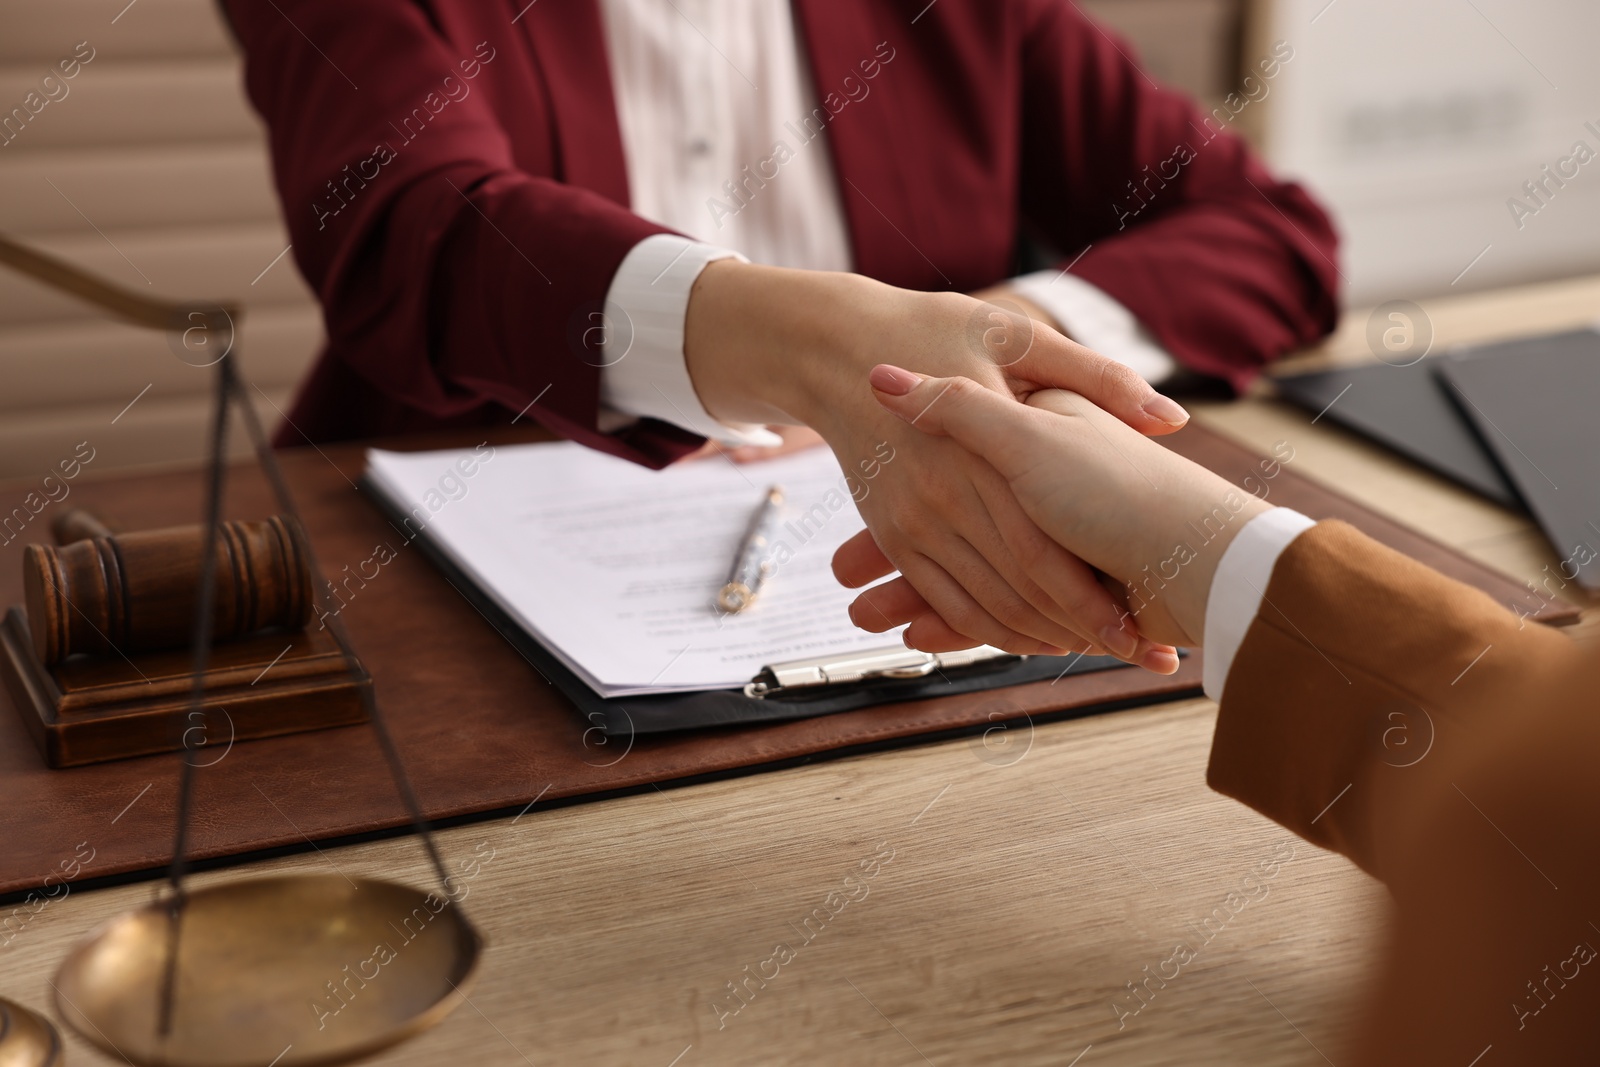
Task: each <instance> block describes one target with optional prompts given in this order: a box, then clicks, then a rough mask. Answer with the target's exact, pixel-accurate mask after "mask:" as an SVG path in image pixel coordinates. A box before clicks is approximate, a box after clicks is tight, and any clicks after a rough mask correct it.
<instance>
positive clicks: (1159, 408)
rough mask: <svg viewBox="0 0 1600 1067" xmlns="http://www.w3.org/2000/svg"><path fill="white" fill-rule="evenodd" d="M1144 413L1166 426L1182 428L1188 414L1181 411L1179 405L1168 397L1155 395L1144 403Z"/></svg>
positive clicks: (1187, 419)
mask: <svg viewBox="0 0 1600 1067" xmlns="http://www.w3.org/2000/svg"><path fill="white" fill-rule="evenodd" d="M1144 413H1145V414H1146V415H1149V416H1150V417H1151V418H1152V419H1159V420H1161V421H1162V422H1164V423H1166V424H1167V425H1168V426H1182V425H1183V424H1184V423H1186V422H1188V421H1189V413H1188V412H1187V411H1185V410H1183V408H1182V406H1181V405H1179V403H1178V402H1177V401H1176V400H1174V399H1172V398H1171V397H1170V396H1162V395H1161V394H1160V393H1157V394H1155V395H1154V396H1152V397H1151V398H1150V399H1149V400H1146V401H1145V402H1144Z"/></svg>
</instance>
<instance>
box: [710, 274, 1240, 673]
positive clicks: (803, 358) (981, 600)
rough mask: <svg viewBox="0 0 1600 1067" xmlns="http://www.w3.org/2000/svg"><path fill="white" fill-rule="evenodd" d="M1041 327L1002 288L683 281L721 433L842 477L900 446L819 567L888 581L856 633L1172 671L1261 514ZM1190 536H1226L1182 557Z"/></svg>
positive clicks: (844, 277)
mask: <svg viewBox="0 0 1600 1067" xmlns="http://www.w3.org/2000/svg"><path fill="white" fill-rule="evenodd" d="M985 297H992V298H991V299H985ZM1034 310H1035V311H1037V309H1034ZM1044 317H1045V316H1044V313H1043V312H1042V311H1039V312H1038V313H1037V314H1030V313H1029V310H1028V309H1027V308H1026V307H1025V306H1024V305H1023V304H1022V303H1020V302H1016V301H1013V300H1009V299H1007V298H1006V297H1004V296H1003V295H1000V294H998V293H982V294H977V295H976V296H969V295H965V294H961V293H923V292H915V291H911V290H906V289H898V288H895V287H894V286H889V285H885V284H883V283H881V282H877V281H873V280H871V279H868V278H863V277H861V276H859V275H849V274H838V273H830V272H822V271H791V270H786V269H783V268H777V267H768V266H763V265H759V264H749V263H738V262H735V261H731V260H721V261H718V262H713V263H711V264H710V265H709V266H707V267H706V268H705V269H704V270H703V271H702V272H701V274H700V276H699V279H698V280H697V281H696V283H695V287H694V292H693V294H692V296H691V299H690V302H689V307H688V313H687V316H686V320H685V325H684V339H685V340H684V353H685V359H686V364H687V369H688V370H689V373H690V377H691V379H692V380H693V383H694V386H695V390H696V392H697V393H698V394H699V397H700V400H701V401H702V403H703V405H704V406H705V408H706V410H707V411H708V412H710V413H711V414H712V415H713V416H715V417H717V418H719V419H722V420H723V421H725V422H729V423H755V424H780V425H781V424H791V425H792V424H800V425H804V426H810V427H811V428H812V429H814V430H815V431H816V432H817V433H818V434H820V435H821V437H822V438H823V440H825V441H826V442H827V443H828V445H829V446H830V447H831V448H832V449H833V451H834V454H835V455H836V456H837V457H838V459H839V462H840V464H841V465H842V466H843V467H844V468H845V469H846V470H855V469H856V466H857V464H858V463H860V462H861V461H862V460H863V459H865V458H867V457H870V456H873V455H878V454H881V452H880V450H881V449H882V448H883V447H884V445H885V444H887V445H888V446H889V447H891V448H892V449H893V452H892V454H893V455H894V456H895V462H894V463H893V464H889V465H885V466H884V467H883V468H882V471H881V473H880V474H879V475H878V477H877V479H876V481H875V483H874V488H873V491H872V492H871V493H870V494H866V495H864V496H862V497H861V498H860V499H858V500H857V506H858V508H859V509H860V511H861V515H862V518H864V519H865V520H866V523H867V530H866V531H863V532H862V533H861V534H859V535H857V536H856V537H855V538H854V539H852V540H851V541H849V542H847V543H846V544H844V545H843V546H842V547H841V548H840V549H839V551H838V552H837V553H836V555H835V556H834V561H833V566H834V573H835V574H836V575H837V576H838V578H839V580H840V581H841V582H843V583H844V584H845V585H847V586H850V587H859V586H864V585H867V584H869V583H871V582H875V581H877V580H878V579H880V578H883V577H885V576H886V575H889V574H892V573H895V572H898V573H899V576H898V577H896V578H895V579H894V580H892V581H889V582H885V583H883V584H880V585H876V586H874V587H873V588H871V589H869V590H867V591H866V592H864V593H863V594H862V595H861V596H860V597H858V598H857V599H856V601H855V602H854V604H853V605H852V607H851V618H852V619H853V620H854V621H855V623H856V625H858V626H861V627H863V628H865V629H867V630H871V631H874V632H882V631H886V630H890V629H893V628H895V627H897V626H900V625H903V624H907V623H909V624H910V625H909V627H908V628H907V630H906V633H905V641H906V643H907V644H908V645H910V646H911V647H913V648H918V649H922V650H924V651H929V652H944V651H953V650H955V649H961V648H970V647H972V646H974V645H979V644H987V645H993V646H995V647H997V648H1002V649H1005V650H1006V651H1009V652H1016V653H1025V654H1034V653H1044V654H1057V655H1060V654H1066V653H1075V652H1091V653H1096V654H1110V655H1114V656H1116V657H1118V658H1120V659H1123V660H1127V661H1128V662H1131V663H1137V664H1139V665H1141V666H1144V667H1146V668H1148V669H1150V670H1153V671H1158V672H1161V673H1168V674H1170V673H1172V672H1173V671H1176V670H1177V668H1178V658H1177V654H1176V652H1175V650H1174V648H1173V646H1174V645H1194V644H1198V643H1199V639H1200V637H1201V636H1202V633H1203V629H1204V617H1205V603H1206V596H1207V593H1208V592H1209V589H1210V581H1211V576H1212V574H1213V573H1214V572H1215V570H1216V566H1217V561H1218V559H1219V558H1220V557H1221V555H1222V552H1223V549H1224V548H1225V547H1226V545H1227V544H1228V542H1229V541H1230V540H1231V538H1232V535H1233V534H1234V533H1236V532H1237V531H1238V530H1239V529H1240V528H1242V527H1243V526H1244V525H1245V523H1246V522H1248V521H1249V519H1250V518H1252V517H1253V516H1254V515H1255V514H1256V513H1258V512H1259V511H1262V510H1264V509H1265V507H1266V505H1265V504H1263V503H1262V502H1261V501H1260V500H1257V499H1256V498H1254V497H1252V496H1249V495H1248V494H1242V493H1240V491H1239V490H1238V489H1236V488H1235V487H1234V486H1232V485H1231V484H1230V483H1228V482H1226V481H1224V480H1223V479H1221V478H1219V477H1217V476H1216V475H1214V474H1211V473H1210V472H1208V471H1205V470H1203V469H1202V468H1200V467H1198V466H1196V465H1195V464H1193V463H1190V462H1189V461H1187V460H1185V459H1183V458H1182V457H1180V456H1177V455H1176V454H1174V453H1172V452H1170V451H1169V450H1167V449H1165V448H1162V447H1161V446H1160V445H1158V444H1155V443H1154V442H1152V441H1150V440H1149V437H1151V436H1159V435H1161V434H1167V433H1172V432H1173V431H1174V430H1177V429H1179V428H1181V427H1182V426H1183V425H1184V423H1185V422H1187V421H1188V418H1189V416H1188V414H1187V412H1185V411H1184V410H1183V408H1181V407H1179V406H1178V405H1177V404H1176V403H1174V402H1173V401H1172V400H1170V399H1168V398H1167V397H1164V396H1161V395H1160V394H1159V393H1157V392H1156V391H1155V390H1154V389H1152V388H1150V386H1149V385H1148V384H1147V383H1146V382H1145V381H1144V379H1142V378H1140V377H1139V375H1138V374H1136V373H1134V372H1133V371H1132V370H1131V369H1129V368H1128V367H1125V366H1123V365H1122V364H1120V363H1117V362H1115V361H1113V360H1110V359H1107V358H1106V357H1105V356H1102V355H1099V354H1098V353H1095V352H1093V351H1090V350H1089V349H1087V348H1085V347H1084V346H1082V345H1080V344H1076V343H1075V342H1073V341H1071V340H1069V339H1067V338H1066V337H1064V336H1063V335H1062V334H1060V333H1059V332H1057V331H1056V330H1054V329H1052V328H1050V326H1048V325H1046V324H1044V322H1043V321H1039V320H1042V319H1043V318H1044ZM904 367H909V368H911V370H903V369H901V368H904ZM913 371H914V372H915V373H913ZM869 381H870V384H871V389H868V388H867V384H868V382H869ZM742 451H746V452H748V451H749V450H742ZM735 458H746V457H740V456H738V455H735ZM748 458H753V457H748ZM1207 520H1210V521H1207ZM1191 522H1195V523H1203V524H1204V526H1205V528H1206V529H1208V530H1213V531H1215V530H1217V529H1218V527H1219V526H1220V527H1221V530H1220V535H1216V534H1213V535H1211V536H1208V537H1207V538H1205V539H1204V543H1203V544H1202V545H1200V546H1199V547H1198V548H1195V547H1192V546H1191V545H1190V544H1189V541H1190V540H1191V539H1197V538H1195V535H1194V533H1193V532H1192V531H1189V530H1187V526H1188V524H1189V523H1191ZM1174 568H1176V569H1174Z"/></svg>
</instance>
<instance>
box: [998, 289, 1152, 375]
mask: <svg viewBox="0 0 1600 1067" xmlns="http://www.w3.org/2000/svg"><path fill="white" fill-rule="evenodd" d="M1010 285H1011V288H1012V289H1014V290H1015V291H1016V292H1017V295H1019V296H1024V297H1027V298H1028V299H1029V300H1031V301H1033V302H1034V303H1035V304H1038V305H1039V306H1040V307H1041V308H1043V309H1044V310H1046V311H1048V312H1049V313H1050V314H1051V316H1052V317H1053V318H1054V319H1055V320H1056V322H1057V323H1059V324H1060V325H1061V330H1062V332H1063V333H1065V334H1066V335H1067V336H1068V337H1070V338H1072V339H1073V340H1074V341H1076V342H1078V343H1079V344H1080V345H1083V346H1084V347H1085V348H1092V349H1094V350H1095V351H1096V352H1098V353H1100V354H1101V355H1102V356H1106V357H1107V358H1109V359H1114V360H1116V361H1117V362H1118V363H1123V364H1126V365H1127V366H1129V367H1132V368H1133V369H1134V370H1136V371H1138V372H1139V376H1140V377H1141V378H1143V379H1144V380H1145V381H1147V382H1149V383H1150V384H1151V385H1158V384H1160V383H1161V382H1164V381H1166V380H1167V379H1168V378H1170V377H1171V376H1172V373H1173V372H1174V371H1175V370H1177V369H1178V361H1177V360H1175V359H1173V358H1172V356H1171V355H1170V354H1168V352H1167V350H1166V349H1164V348H1162V347H1161V345H1160V344H1159V343H1157V341H1156V339H1155V337H1154V336H1153V335H1152V334H1151V333H1150V331H1149V330H1147V329H1145V328H1144V327H1143V326H1142V325H1140V323H1139V320H1138V319H1136V318H1134V317H1133V312H1131V311H1129V310H1128V309H1127V308H1125V307H1123V306H1122V304H1121V303H1119V302H1118V301H1117V300H1116V298H1114V297H1112V296H1111V295H1109V294H1108V293H1106V292H1105V291H1104V290H1103V289H1100V288H1098V287H1096V286H1094V285H1091V284H1089V283H1088V282H1086V281H1084V280H1083V279H1082V278H1079V277H1078V276H1077V275H1075V274H1068V273H1067V272H1066V271H1054V270H1041V271H1035V272H1034V273H1032V274H1023V275H1019V276H1018V277H1015V278H1013V279H1011V282H1010Z"/></svg>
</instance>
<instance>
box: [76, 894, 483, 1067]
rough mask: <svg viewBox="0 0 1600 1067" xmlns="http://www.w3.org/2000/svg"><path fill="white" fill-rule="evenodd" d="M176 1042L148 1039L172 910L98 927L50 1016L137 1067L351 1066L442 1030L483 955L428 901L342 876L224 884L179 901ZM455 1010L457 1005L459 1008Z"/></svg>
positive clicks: (459, 921)
mask: <svg viewBox="0 0 1600 1067" xmlns="http://www.w3.org/2000/svg"><path fill="white" fill-rule="evenodd" d="M179 932H180V938H179V944H178V966H177V969H176V990H175V994H174V997H173V1012H172V1032H171V1033H170V1034H168V1035H167V1036H166V1037H162V1036H160V1035H158V1034H157V1032H156V1030H157V1025H158V1022H157V1016H158V1014H159V1010H160V1008H159V1000H160V996H161V986H162V982H163V979H164V975H165V972H166V962H167V954H168V952H169V951H170V945H171V934H172V920H171V916H170V911H169V908H168V904H167V902H165V901H156V902H152V903H151V904H148V905H146V906H145V907H142V908H139V909H137V910H135V911H131V912H128V913H126V914H123V915H120V916H118V917H116V918H114V919H112V920H111V921H110V922H107V923H106V924H105V925H103V926H101V927H100V928H99V929H98V930H96V931H95V932H94V933H93V934H91V935H90V936H89V938H88V939H87V940H85V941H84V942H83V943H82V944H80V945H79V946H78V947H77V948H76V949H74V950H73V952H72V954H71V955H70V956H68V957H67V959H66V961H65V962H64V963H63V964H62V965H61V971H60V973H58V974H57V975H56V981H55V985H56V1010H57V1012H58V1014H59V1015H60V1017H61V1018H62V1019H63V1020H64V1021H65V1022H66V1023H67V1025H68V1026H70V1027H72V1029H73V1030H75V1031H77V1033H78V1034H79V1036H81V1037H82V1038H83V1039H84V1040H86V1041H88V1042H90V1043H91V1044H94V1045H96V1046H98V1047H99V1048H100V1049H102V1050H103V1051H105V1052H106V1053H107V1054H109V1055H111V1056H114V1057H117V1058H119V1059H125V1060H127V1061H129V1062H130V1063H132V1064H134V1065H135V1067H236V1065H237V1067H247V1065H249V1067H261V1065H262V1064H268V1063H271V1064H275V1065H276V1067H305V1065H308V1064H332V1063H347V1062H349V1061H351V1060H355V1059H359V1058H360V1057H362V1056H365V1055H368V1054H370V1053H372V1052H376V1051H378V1050H379V1049H382V1048H386V1047H387V1046H389V1045H393V1044H395V1043H397V1042H399V1041H403V1040H405V1039H406V1038H408V1037H411V1036H413V1035H415V1034H418V1033H420V1032H421V1031H423V1030H426V1029H427V1028H428V1027H430V1026H433V1025H434V1024H435V1023H438V1022H439V1021H440V1020H442V1019H443V1018H444V1017H445V1016H446V1015H448V1014H450V1012H451V1011H452V1010H453V1009H454V1008H455V1007H456V1005H457V1004H458V1003H460V1002H461V1001H462V1000H463V999H465V993H466V992H467V990H468V988H469V987H470V984H471V981H472V979H473V977H474V974H475V972H476V970H477V966H478V958H479V955H480V953H481V951H482V948H483V942H482V940H481V939H480V938H479V936H478V934H477V931H475V930H474V929H473V928H472V926H471V925H470V924H469V923H467V922H466V920H465V919H464V917H463V916H462V915H461V912H460V910H459V909H458V908H456V907H454V906H452V905H449V904H448V903H447V902H446V900H445V898H444V897H442V896H440V895H438V894H436V893H423V892H419V891H418V890H416V889H411V888H408V887H406V886H402V885H396V884H394V883H392V882H383V881H378V880H376V879H370V878H357V879H354V880H351V879H347V878H344V877H343V876H341V875H338V874H329V875H320V874H317V875H285V876H280V877H273V878H256V879H248V880H241V881H236V882H222V883H218V884H216V885H212V886H208V887H206V888H204V889H199V890H195V891H194V892H191V893H189V894H188V903H187V904H186V905H185V907H184V909H183V917H182V922H181V923H180V924H179ZM458 992H459V993H461V994H462V995H461V996H457V995H456V994H457V993H458Z"/></svg>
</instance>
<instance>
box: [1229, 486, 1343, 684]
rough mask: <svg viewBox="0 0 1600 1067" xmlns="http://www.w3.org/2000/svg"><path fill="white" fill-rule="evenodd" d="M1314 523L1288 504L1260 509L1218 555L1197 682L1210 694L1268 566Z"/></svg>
mask: <svg viewBox="0 0 1600 1067" xmlns="http://www.w3.org/2000/svg"><path fill="white" fill-rule="evenodd" d="M1315 525H1316V523H1315V522H1313V521H1312V520H1310V519H1308V518H1306V517H1305V516H1304V515H1302V514H1300V513H1299V512H1298V511H1292V510H1290V509H1289V508H1273V509H1271V510H1270V511H1263V512H1262V513H1261V514H1259V515H1257V516H1256V517H1255V518H1253V519H1251V520H1250V521H1249V522H1247V523H1245V525H1244V529H1242V530H1240V531H1239V533H1238V536H1236V537H1235V538H1234V539H1233V543H1232V544H1230V545H1229V546H1228V548H1227V551H1225V552H1223V553H1222V558H1221V559H1220V560H1218V561H1217V572H1216V574H1214V575H1212V576H1211V592H1210V595H1209V596H1208V597H1207V599H1206V633H1205V661H1204V662H1205V666H1204V668H1203V670H1202V672H1201V674H1202V677H1201V685H1202V686H1204V688H1205V691H1206V696H1208V697H1210V698H1211V699H1212V700H1218V701H1220V700H1221V699H1222V689H1223V686H1224V685H1226V684H1227V681H1228V671H1229V670H1230V669H1231V668H1232V667H1233V657H1234V656H1236V655H1238V654H1239V646H1240V645H1241V644H1243V643H1244V635H1245V632H1246V631H1247V630H1249V629H1250V624H1251V623H1252V622H1254V621H1255V618H1256V612H1257V611H1259V610H1260V609H1261V598H1262V597H1264V596H1265V595H1266V592H1267V583H1268V582H1269V581H1271V580H1272V568H1273V567H1275V566H1277V564H1278V557H1279V556H1280V555H1282V554H1283V550H1284V549H1286V548H1288V547H1289V543H1290V542H1291V541H1293V540H1294V539H1295V538H1296V537H1299V536H1300V535H1301V534H1303V533H1305V532H1306V531H1307V530H1309V529H1310V528H1311V527H1313V526H1315Z"/></svg>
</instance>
